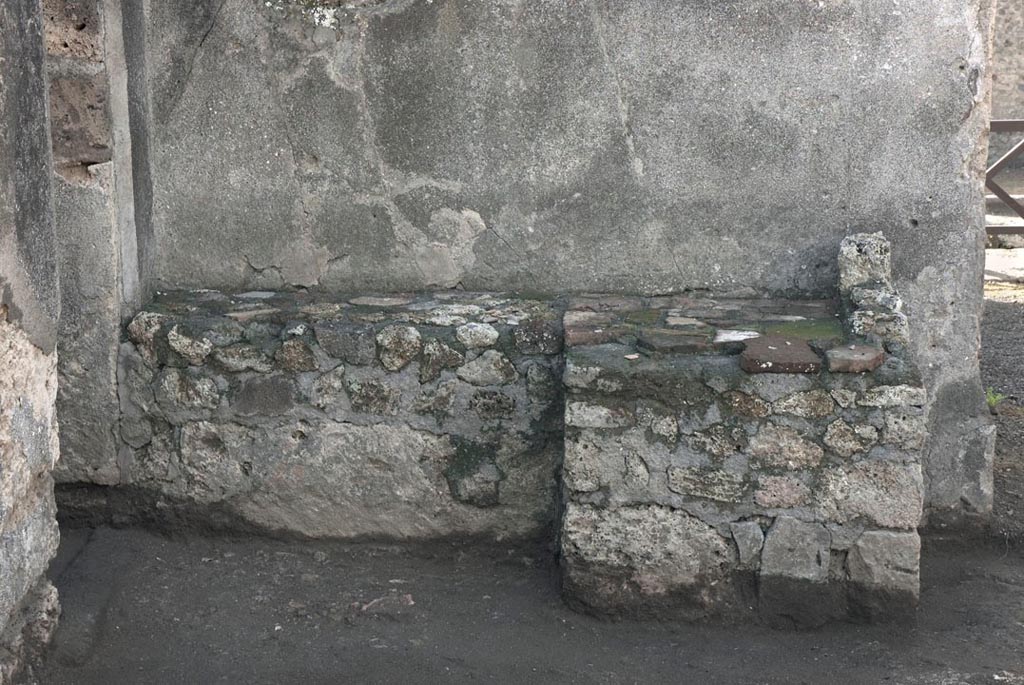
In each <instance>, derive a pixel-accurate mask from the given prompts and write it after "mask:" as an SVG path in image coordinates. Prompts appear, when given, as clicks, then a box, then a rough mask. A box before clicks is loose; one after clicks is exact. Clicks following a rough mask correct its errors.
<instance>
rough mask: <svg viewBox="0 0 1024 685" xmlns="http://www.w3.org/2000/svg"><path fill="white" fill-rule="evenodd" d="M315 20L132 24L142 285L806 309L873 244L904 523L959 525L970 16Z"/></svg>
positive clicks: (976, 486)
mask: <svg viewBox="0 0 1024 685" xmlns="http://www.w3.org/2000/svg"><path fill="white" fill-rule="evenodd" d="M318 4H320V3H301V6H300V4H299V3H289V2H285V1H283V0H282V1H281V2H272V3H263V2H252V1H250V0H196V1H195V2H192V3H152V4H147V3H143V4H142V5H141V7H142V8H143V11H142V13H143V14H144V16H143V17H142V24H143V26H144V35H145V45H144V49H143V50H141V54H139V52H138V51H136V53H135V54H134V58H133V59H134V61H133V60H132V59H130V60H129V72H131V71H132V66H133V64H135V65H136V67H137V69H136V73H142V74H144V78H142V79H141V84H142V86H143V87H144V91H145V92H144V93H137V92H136V93H134V94H133V96H132V99H133V101H138V102H139V103H141V105H140V106H144V107H145V108H148V112H149V118H148V119H146V123H147V124H148V128H147V129H146V137H145V141H144V144H145V145H146V146H147V150H146V151H147V157H146V160H145V172H146V174H148V176H149V180H150V181H151V184H152V185H151V189H152V214H151V218H152V235H151V236H148V237H147V240H150V241H151V243H150V254H151V255H152V260H153V274H154V278H155V281H154V283H155V285H156V286H157V287H160V288H179V287H217V288H225V289H229V290H231V289H234V290H238V289H245V288H250V287H268V288H282V287H284V288H287V287H309V288H322V289H325V290H331V291H342V290H348V291H353V290H364V291H369V290H393V291H394V290H402V289H416V288H428V287H429V288H438V287H454V286H459V285H461V286H462V287H465V288H469V289H480V290H488V289H494V290H507V289H526V290H529V291H547V292H561V291H585V290H591V291H619V292H640V293H659V292H671V291H681V290H686V289H707V290H711V291H714V292H720V291H730V292H746V293H750V292H770V293H774V294H787V295H791V294H796V293H804V294H827V293H829V292H831V290H832V287H833V285H832V284H833V283H834V281H835V269H834V255H835V252H836V249H837V247H838V244H839V241H840V239H841V238H842V237H843V236H844V235H847V234H851V233H855V232H858V231H863V230H869V231H874V230H883V231H884V232H885V234H886V235H887V236H888V237H889V238H890V239H891V240H892V242H893V253H894V255H895V264H894V272H895V280H896V285H897V287H899V288H900V290H901V291H902V292H903V293H904V294H905V296H906V298H907V310H908V314H909V315H910V317H911V322H912V326H913V328H914V340H915V341H916V342H915V349H914V352H915V357H916V360H917V361H918V363H919V365H920V367H921V369H922V373H923V374H924V376H925V380H926V383H927V385H928V388H929V397H930V398H932V399H931V406H930V412H929V415H930V417H931V418H930V421H931V429H932V437H931V440H930V442H929V447H928V450H927V456H926V459H925V463H926V480H927V489H928V501H929V508H930V509H931V510H934V511H936V512H937V511H943V512H949V513H952V514H957V513H959V512H963V511H969V512H982V513H983V512H985V511H987V510H988V508H989V507H990V504H991V484H990V483H991V478H990V473H991V465H990V459H991V447H992V430H991V427H990V426H989V423H988V420H987V418H986V416H985V413H984V405H983V401H982V393H981V388H980V383H979V381H978V374H977V362H976V357H977V345H978V330H979V329H978V325H979V315H980V311H981V304H982V298H981V275H982V251H981V244H982V237H983V234H982V222H983V216H982V193H981V187H980V181H979V178H980V171H981V168H982V165H983V163H984V157H985V139H986V134H985V131H986V128H987V119H988V104H987V102H988V81H989V79H988V73H987V72H988V70H987V67H986V60H987V55H988V49H989V41H990V26H991V21H992V4H991V2H989V1H988V0H975V1H972V2H968V3H966V4H965V3H963V2H960V1H959V0H926V1H924V2H917V3H913V4H895V3H892V2H889V1H887V0H869V1H868V2H862V3H853V2H839V1H829V2H823V3H805V2H798V1H796V0H786V1H785V2H768V1H767V0H758V1H756V2H751V3H735V2H725V3H722V2H707V1H700V2H670V3H665V2H660V1H658V2H656V1H654V0H640V1H638V2H631V3H613V2H604V1H602V0H588V1H586V2H578V3H562V2H547V1H544V2H521V1H514V0H487V1H486V2H463V1H459V0H439V1H436V2H425V1H420V0H389V1H386V2H375V3H357V4H356V5H355V6H354V7H352V8H349V9H345V8H337V7H331V5H334V3H322V5H324V7H319V8H318V7H317V5H318ZM133 13H134V14H135V15H136V18H138V17H137V14H138V11H137V10H133ZM923 27H924V28H927V29H928V30H922V28H923Z"/></svg>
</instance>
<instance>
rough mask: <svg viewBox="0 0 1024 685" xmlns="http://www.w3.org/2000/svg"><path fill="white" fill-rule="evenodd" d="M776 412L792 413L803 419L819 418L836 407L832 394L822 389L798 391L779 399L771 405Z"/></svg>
mask: <svg viewBox="0 0 1024 685" xmlns="http://www.w3.org/2000/svg"><path fill="white" fill-rule="evenodd" d="M773 408H774V409H775V412H776V413H779V414H792V415H794V416H801V417H803V418H805V419H821V418H824V417H826V416H830V415H831V414H832V413H833V412H834V411H835V409H836V403H835V402H834V401H833V400H832V396H831V395H829V394H828V393H827V392H826V391H824V390H810V391H808V392H799V393H796V394H794V395H790V396H789V397H786V398H784V399H781V400H779V401H778V402H776V403H775V404H774V405H773Z"/></svg>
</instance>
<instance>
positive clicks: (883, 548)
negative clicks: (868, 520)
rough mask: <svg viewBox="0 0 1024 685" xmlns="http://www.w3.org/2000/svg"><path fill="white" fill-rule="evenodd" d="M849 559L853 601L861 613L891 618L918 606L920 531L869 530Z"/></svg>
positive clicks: (853, 548) (860, 538)
mask: <svg viewBox="0 0 1024 685" xmlns="http://www.w3.org/2000/svg"><path fill="white" fill-rule="evenodd" d="M847 559H848V561H847V567H848V568H849V574H850V583H851V586H852V587H851V592H850V595H851V600H852V601H853V602H854V603H855V606H856V610H857V611H858V612H859V613H861V614H862V615H865V616H866V617H867V618H873V617H875V616H891V615H894V614H898V613H901V612H905V611H909V610H912V609H913V608H914V607H916V606H917V603H918V599H919V597H920V592H921V589H920V586H921V582H920V565H921V539H920V537H919V536H918V534H917V532H916V531H911V532H893V531H877V530H876V531H865V532H864V533H863V534H861V536H860V537H859V538H857V541H856V542H854V543H853V545H851V547H850V551H849V555H848V557H847Z"/></svg>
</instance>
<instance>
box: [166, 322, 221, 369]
mask: <svg viewBox="0 0 1024 685" xmlns="http://www.w3.org/2000/svg"><path fill="white" fill-rule="evenodd" d="M167 344H168V345H169V346H170V348H171V349H172V350H174V351H175V352H177V353H178V354H180V355H181V356H182V357H184V358H185V359H187V360H188V363H189V364H192V365H194V366H198V365H200V364H202V363H203V362H204V361H206V357H207V356H209V354H210V352H212V351H213V343H212V342H210V341H209V340H207V339H206V338H203V337H198V338H196V337H193V336H192V335H190V334H189V332H188V331H187V330H186V329H184V328H183V327H182V326H180V325H175V326H174V327H172V328H171V330H170V331H168V333H167Z"/></svg>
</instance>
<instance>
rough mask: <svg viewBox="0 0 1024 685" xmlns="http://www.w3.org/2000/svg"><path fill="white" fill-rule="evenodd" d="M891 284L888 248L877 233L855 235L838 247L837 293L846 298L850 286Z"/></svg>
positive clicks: (889, 250)
mask: <svg viewBox="0 0 1024 685" xmlns="http://www.w3.org/2000/svg"><path fill="white" fill-rule="evenodd" d="M891 280H892V248H891V246H890V245H889V241H888V240H886V239H885V236H883V235H882V234H881V233H880V232H879V233H857V234H854V235H850V236H847V237H845V238H843V241H842V242H841V243H840V244H839V291H840V292H841V293H842V294H843V295H847V294H848V293H849V292H850V290H852V289H853V287H854V286H858V285H870V284H874V283H880V284H889V283H890V281H891Z"/></svg>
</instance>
